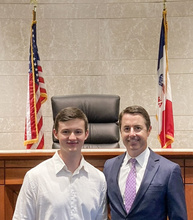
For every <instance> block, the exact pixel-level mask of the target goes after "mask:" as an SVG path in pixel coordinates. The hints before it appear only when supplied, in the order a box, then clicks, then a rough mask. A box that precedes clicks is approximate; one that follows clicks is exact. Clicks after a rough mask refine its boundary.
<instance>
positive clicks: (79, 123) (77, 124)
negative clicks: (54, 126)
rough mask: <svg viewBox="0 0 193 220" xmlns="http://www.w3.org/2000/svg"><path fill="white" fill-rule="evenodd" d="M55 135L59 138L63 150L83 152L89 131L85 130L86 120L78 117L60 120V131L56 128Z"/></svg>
mask: <svg viewBox="0 0 193 220" xmlns="http://www.w3.org/2000/svg"><path fill="white" fill-rule="evenodd" d="M54 136H55V138H57V139H58V140H59V143H60V149H61V150H62V151H65V152H68V153H69V152H79V153H81V149H82V146H83V144H84V141H85V140H86V139H87V137H88V131H85V122H84V120H82V119H79V118H76V119H72V120H69V121H66V122H59V126H58V132H56V131H55V130H54Z"/></svg>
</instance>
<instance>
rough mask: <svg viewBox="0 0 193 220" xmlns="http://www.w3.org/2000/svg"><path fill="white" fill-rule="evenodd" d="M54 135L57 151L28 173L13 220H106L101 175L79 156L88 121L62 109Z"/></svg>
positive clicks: (104, 185)
mask: <svg viewBox="0 0 193 220" xmlns="http://www.w3.org/2000/svg"><path fill="white" fill-rule="evenodd" d="M53 132H54V136H55V137H56V138H57V139H58V140H59V143H60V150H58V151H57V152H56V153H55V154H54V156H53V157H52V158H50V159H48V160H46V161H44V162H42V163H41V164H39V165H38V166H36V167H35V168H33V169H31V170H30V171H28V172H27V174H26V176H25V178H24V182H23V185H22V188H21V190H20V193H19V196H18V199H17V203H16V208H15V212H14V215H13V220H24V219H25V220H70V219H73V220H104V219H105V220H106V219H107V209H106V181H105V177H104V174H103V173H102V172H101V171H99V170H98V169H96V168H95V167H93V166H92V165H91V164H89V163H88V162H86V161H85V160H84V157H83V156H82V154H81V149H82V146H83V144H84V141H85V140H86V138H87V137H88V121H87V117H86V116H85V114H84V113H83V112H82V111H81V110H80V109H77V108H71V107H69V108H65V109H63V110H62V111H61V112H60V113H59V114H58V115H57V116H56V119H55V125H54V131H53Z"/></svg>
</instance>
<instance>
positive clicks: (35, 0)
mask: <svg viewBox="0 0 193 220" xmlns="http://www.w3.org/2000/svg"><path fill="white" fill-rule="evenodd" d="M30 4H33V5H34V10H33V21H35V20H36V7H37V4H38V0H30Z"/></svg>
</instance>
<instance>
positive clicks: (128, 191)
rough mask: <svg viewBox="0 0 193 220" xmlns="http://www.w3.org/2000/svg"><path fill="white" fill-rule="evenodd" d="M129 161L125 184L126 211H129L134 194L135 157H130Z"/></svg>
mask: <svg viewBox="0 0 193 220" xmlns="http://www.w3.org/2000/svg"><path fill="white" fill-rule="evenodd" d="M129 162H130V163H131V170H130V172H129V174H128V177H127V180H126V186H125V209H126V211H127V213H128V212H129V210H130V208H131V206H132V204H133V201H134V199H135V196H136V169H135V164H136V159H135V158H131V159H130V160H129Z"/></svg>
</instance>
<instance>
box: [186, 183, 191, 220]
mask: <svg viewBox="0 0 193 220" xmlns="http://www.w3.org/2000/svg"><path fill="white" fill-rule="evenodd" d="M185 196H186V205H187V212H188V219H189V220H192V219H193V184H186V185H185Z"/></svg>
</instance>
